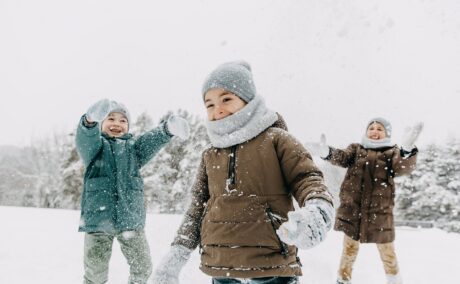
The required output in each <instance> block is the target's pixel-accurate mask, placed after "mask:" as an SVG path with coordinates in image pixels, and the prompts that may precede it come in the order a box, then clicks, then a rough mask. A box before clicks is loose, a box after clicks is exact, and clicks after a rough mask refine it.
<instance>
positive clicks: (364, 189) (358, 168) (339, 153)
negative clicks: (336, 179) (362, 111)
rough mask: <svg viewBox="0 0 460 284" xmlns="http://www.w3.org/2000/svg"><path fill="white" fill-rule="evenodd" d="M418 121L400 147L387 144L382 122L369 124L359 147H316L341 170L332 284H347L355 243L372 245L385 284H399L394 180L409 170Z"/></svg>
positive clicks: (387, 134)
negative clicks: (339, 236) (339, 237)
mask: <svg viewBox="0 0 460 284" xmlns="http://www.w3.org/2000/svg"><path fill="white" fill-rule="evenodd" d="M422 127H423V124H421V123H418V124H417V125H416V126H415V127H414V128H412V129H410V130H409V131H406V135H405V138H404V139H403V143H402V146H401V148H399V147H397V146H396V145H394V144H393V143H392V142H391V124H390V123H389V122H388V121H387V120H386V119H384V118H374V119H371V120H370V121H369V123H368V124H367V128H366V133H365V135H364V136H363V139H362V142H361V144H358V143H355V144H351V145H349V146H348V147H347V148H346V149H344V150H340V149H335V148H332V147H328V146H326V144H325V141H322V145H320V155H321V156H322V157H323V159H324V160H326V161H329V162H331V163H332V164H334V165H337V166H341V167H344V168H347V169H348V170H347V173H346V175H345V178H344V180H343V182H342V186H341V188H340V207H339V208H338V209H337V214H336V219H335V226H334V229H335V230H337V231H342V232H344V233H345V237H344V242H343V252H342V258H341V261H340V267H339V271H338V279H337V284H349V283H351V273H352V268H353V263H354V261H355V259H356V256H357V254H358V249H359V244H360V243H376V244H377V248H378V250H379V253H380V257H381V259H382V262H383V265H384V269H385V273H386V277H387V283H388V284H390V283H391V284H396V283H397V284H400V283H402V280H401V276H400V273H399V268H398V263H397V259H396V254H395V250H394V245H393V241H394V239H395V227H394V222H393V207H394V197H395V183H394V178H395V177H398V176H401V175H406V174H409V173H410V172H412V170H413V169H414V168H415V163H416V157H417V151H418V150H417V148H416V147H415V146H414V142H415V140H416V139H417V137H418V135H419V134H420V132H421V130H422Z"/></svg>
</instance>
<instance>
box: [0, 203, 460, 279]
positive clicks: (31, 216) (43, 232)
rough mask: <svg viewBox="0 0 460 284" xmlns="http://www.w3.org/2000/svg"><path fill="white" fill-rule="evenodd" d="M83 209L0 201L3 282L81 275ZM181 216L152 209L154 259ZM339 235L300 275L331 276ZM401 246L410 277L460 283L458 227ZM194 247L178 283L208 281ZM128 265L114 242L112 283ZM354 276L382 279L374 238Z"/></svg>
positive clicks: (419, 234)
mask: <svg viewBox="0 0 460 284" xmlns="http://www.w3.org/2000/svg"><path fill="white" fill-rule="evenodd" d="M78 220H79V212H78V211H69V210H56V209H35V208H17V207H0V224H1V227H2V229H1V233H0V283H8V284H14V283H21V284H28V283H47V284H53V283H56V284H57V283H59V284H62V283H66V284H69V283H70V284H71V283H82V274H83V269H82V262H83V260H82V259H83V236H84V235H83V234H82V233H78V232H77V226H78ZM180 221H181V216H178V215H156V214H151V215H148V216H147V226H146V232H147V236H148V239H149V241H150V249H151V253H152V258H153V264H154V267H156V265H157V264H158V262H159V260H160V258H161V256H162V255H163V254H164V253H166V251H167V250H168V246H169V243H170V242H171V240H172V238H173V235H174V233H175V230H176V229H177V227H178V225H179V223H180ZM341 242H342V235H341V234H340V233H338V232H331V233H330V234H329V235H328V238H327V240H326V241H325V242H324V243H322V244H321V245H320V246H318V247H316V248H314V249H311V250H308V251H301V252H300V258H301V260H302V263H303V271H304V276H303V277H302V278H301V279H302V281H301V283H308V284H315V283H316V284H327V283H334V279H335V274H336V270H337V265H338V261H339V256H340V252H341ZM396 249H397V253H398V256H399V261H400V266H401V269H402V273H403V277H404V281H405V283H406V284H412V283H414V284H423V283H427V284H429V283H439V284H444V283H458V277H459V276H458V275H459V271H458V269H459V268H460V266H459V265H460V235H459V234H452V233H450V234H449V233H446V232H443V231H440V230H437V229H411V228H398V229H397V237H396ZM198 265H199V256H198V254H197V252H196V251H195V253H194V254H193V256H192V258H191V260H190V261H189V263H188V264H187V266H186V267H185V268H184V269H183V271H182V274H181V277H180V278H181V283H187V284H190V283H192V284H200V283H210V278H209V277H207V276H205V275H204V274H203V273H201V271H200V270H199V269H198ZM127 277H128V266H127V264H126V261H125V259H124V258H123V256H122V254H121V252H120V249H119V246H118V244H117V243H116V242H115V245H114V249H113V255H112V260H111V263H110V275H109V283H114V284H118V283H120V284H121V283H126V280H127ZM353 283H355V284H360V283H361V284H378V283H384V273H383V268H382V265H381V264H380V260H379V256H378V252H377V249H376V247H375V246H374V245H370V244H369V245H362V246H361V250H360V253H359V255H358V259H357V262H356V265H355V269H354V282H353Z"/></svg>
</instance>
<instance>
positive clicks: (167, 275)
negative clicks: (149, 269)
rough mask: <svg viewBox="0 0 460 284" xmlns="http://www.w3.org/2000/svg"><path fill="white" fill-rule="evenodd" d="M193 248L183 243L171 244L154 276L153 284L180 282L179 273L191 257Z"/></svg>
mask: <svg viewBox="0 0 460 284" xmlns="http://www.w3.org/2000/svg"><path fill="white" fill-rule="evenodd" d="M191 253H192V250H191V249H189V248H186V247H184V246H181V245H174V246H171V249H170V250H169V252H168V253H167V254H166V255H165V256H163V258H162V259H161V262H160V264H159V265H158V267H157V269H156V270H155V272H154V274H153V277H152V282H151V283H152V284H179V273H180V271H181V270H182V268H183V267H184V265H185V264H186V263H187V260H188V259H189V258H190V254H191Z"/></svg>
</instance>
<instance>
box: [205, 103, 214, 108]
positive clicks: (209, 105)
mask: <svg viewBox="0 0 460 284" xmlns="http://www.w3.org/2000/svg"><path fill="white" fill-rule="evenodd" d="M213 106H214V105H213V104H208V105H206V108H212V107H213Z"/></svg>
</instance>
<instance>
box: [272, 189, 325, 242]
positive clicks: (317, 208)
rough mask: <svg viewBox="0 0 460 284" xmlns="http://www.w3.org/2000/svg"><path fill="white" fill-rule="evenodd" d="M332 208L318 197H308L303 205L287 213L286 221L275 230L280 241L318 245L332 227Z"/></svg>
mask: <svg viewBox="0 0 460 284" xmlns="http://www.w3.org/2000/svg"><path fill="white" fill-rule="evenodd" d="M333 218H334V208H333V207H332V205H331V204H330V203H329V202H327V201H325V200H323V199H320V198H316V199H310V200H308V201H307V202H305V206H304V207H302V208H300V209H299V210H296V211H291V212H289V213H288V221H287V222H285V223H283V224H282V225H281V226H280V227H279V229H278V230H277V231H276V233H277V234H278V236H279V237H280V239H281V241H283V242H285V243H287V244H289V245H295V246H297V247H298V248H300V249H308V248H311V247H314V246H316V245H318V244H319V243H320V242H322V241H323V240H324V239H325V238H326V233H327V232H328V231H329V230H330V229H331V227H332V219H333Z"/></svg>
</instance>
